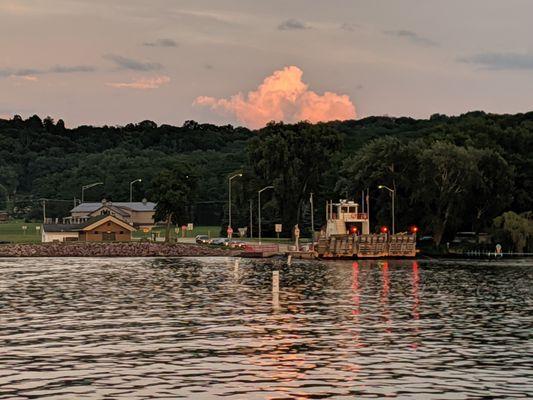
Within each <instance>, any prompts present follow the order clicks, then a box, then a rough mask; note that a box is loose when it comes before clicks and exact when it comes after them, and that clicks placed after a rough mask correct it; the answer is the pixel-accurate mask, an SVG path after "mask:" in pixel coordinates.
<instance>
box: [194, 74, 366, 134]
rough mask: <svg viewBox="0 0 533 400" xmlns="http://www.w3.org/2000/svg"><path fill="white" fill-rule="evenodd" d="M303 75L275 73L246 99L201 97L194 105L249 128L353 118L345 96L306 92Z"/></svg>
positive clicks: (237, 97) (241, 94) (352, 109)
mask: <svg viewBox="0 0 533 400" xmlns="http://www.w3.org/2000/svg"><path fill="white" fill-rule="evenodd" d="M302 75H303V71H302V70H301V69H300V68H298V67H295V66H290V67H285V68H283V69H282V70H279V71H275V72H274V73H273V74H272V75H271V76H269V77H267V78H265V80H264V81H263V83H262V84H261V85H259V87H258V88H257V90H254V91H251V92H249V93H248V95H246V96H245V95H244V94H243V93H237V94H236V95H234V96H231V97H230V98H229V99H217V98H214V97H208V96H200V97H197V98H196V100H195V101H194V103H193V104H194V105H198V106H206V107H210V108H211V109H212V110H214V111H216V112H218V113H220V114H226V115H231V116H233V117H234V118H236V119H237V120H238V121H239V122H240V123H243V124H245V125H247V126H249V127H251V128H260V127H263V126H265V125H266V124H267V123H268V122H270V121H284V122H290V123H292V122H298V121H303V120H307V121H310V122H319V121H333V120H346V119H353V118H355V117H356V112H355V106H354V105H353V103H352V102H351V100H350V98H349V97H348V96H347V95H339V94H336V93H332V92H325V93H324V94H323V95H320V94H317V93H315V92H313V91H312V90H309V88H308V85H307V84H305V83H304V82H303V81H302Z"/></svg>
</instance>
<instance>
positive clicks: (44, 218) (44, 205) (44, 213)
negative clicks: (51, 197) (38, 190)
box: [43, 199, 46, 224]
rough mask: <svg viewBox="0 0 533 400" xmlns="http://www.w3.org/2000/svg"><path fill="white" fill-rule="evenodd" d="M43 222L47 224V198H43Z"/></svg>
mask: <svg viewBox="0 0 533 400" xmlns="http://www.w3.org/2000/svg"><path fill="white" fill-rule="evenodd" d="M43 224H46V199H43Z"/></svg>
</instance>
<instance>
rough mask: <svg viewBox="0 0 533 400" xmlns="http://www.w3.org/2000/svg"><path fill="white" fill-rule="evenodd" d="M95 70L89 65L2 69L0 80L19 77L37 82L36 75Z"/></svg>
mask: <svg viewBox="0 0 533 400" xmlns="http://www.w3.org/2000/svg"><path fill="white" fill-rule="evenodd" d="M93 71H96V68H94V67H92V66H89V65H72V66H65V65H55V66H53V67H50V68H44V69H38V68H2V69H0V78H6V77H20V78H27V80H37V78H36V75H46V74H71V73H75V72H93Z"/></svg>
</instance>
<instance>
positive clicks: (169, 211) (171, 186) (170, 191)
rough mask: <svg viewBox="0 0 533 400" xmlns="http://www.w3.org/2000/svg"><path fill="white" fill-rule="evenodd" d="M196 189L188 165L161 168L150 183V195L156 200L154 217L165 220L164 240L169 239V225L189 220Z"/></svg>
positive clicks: (157, 219)
mask: <svg viewBox="0 0 533 400" xmlns="http://www.w3.org/2000/svg"><path fill="white" fill-rule="evenodd" d="M195 191H196V177H195V176H193V175H192V172H191V170H190V167H188V166H187V165H184V164H179V165H175V166H174V167H173V168H172V169H166V170H163V171H161V172H160V173H159V175H157V176H156V177H155V179H154V180H153V184H152V196H153V199H154V200H155V201H156V202H157V206H156V212H155V216H154V219H155V220H156V221H165V222H166V230H165V241H166V242H169V240H170V225H171V224H184V223H187V222H189V210H190V207H191V205H192V204H193V201H194V198H195Z"/></svg>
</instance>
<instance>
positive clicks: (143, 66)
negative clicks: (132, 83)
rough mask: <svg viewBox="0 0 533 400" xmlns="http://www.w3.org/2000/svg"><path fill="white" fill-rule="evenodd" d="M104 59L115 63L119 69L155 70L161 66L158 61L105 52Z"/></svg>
mask: <svg viewBox="0 0 533 400" xmlns="http://www.w3.org/2000/svg"><path fill="white" fill-rule="evenodd" d="M103 57H104V58H105V59H106V60H109V61H111V62H113V63H115V64H116V65H117V66H118V67H119V68H120V69H130V70H133V71H155V70H159V69H161V68H163V66H162V65H161V64H159V63H153V62H142V61H137V60H134V59H132V58H127V57H122V56H119V55H116V54H106V55H104V56H103Z"/></svg>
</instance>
